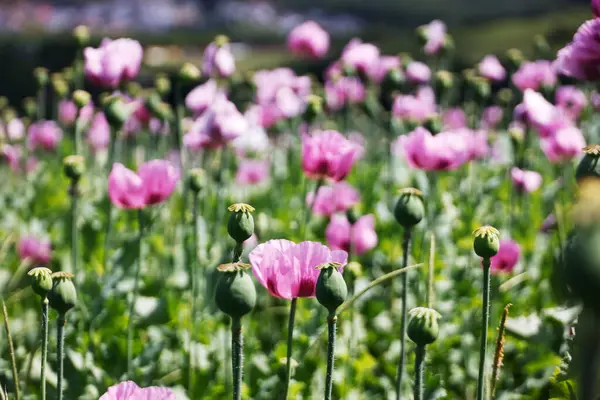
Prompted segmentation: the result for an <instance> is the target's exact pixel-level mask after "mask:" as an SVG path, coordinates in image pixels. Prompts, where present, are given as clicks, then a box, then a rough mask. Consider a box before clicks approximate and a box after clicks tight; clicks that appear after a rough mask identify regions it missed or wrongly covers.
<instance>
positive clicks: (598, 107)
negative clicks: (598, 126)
mask: <svg viewBox="0 0 600 400" xmlns="http://www.w3.org/2000/svg"><path fill="white" fill-rule="evenodd" d="M590 104H591V105H592V107H594V111H600V93H598V92H597V91H595V90H594V91H593V92H592V93H591V94H590Z"/></svg>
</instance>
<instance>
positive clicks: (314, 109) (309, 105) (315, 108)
mask: <svg viewBox="0 0 600 400" xmlns="http://www.w3.org/2000/svg"><path fill="white" fill-rule="evenodd" d="M321 115H323V98H322V97H319V96H316V95H310V96H309V97H308V100H307V102H306V110H305V111H304V118H303V119H304V121H306V122H308V123H309V124H312V123H314V122H315V121H316V120H317V118H319V116H321Z"/></svg>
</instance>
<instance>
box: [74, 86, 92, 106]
mask: <svg viewBox="0 0 600 400" xmlns="http://www.w3.org/2000/svg"><path fill="white" fill-rule="evenodd" d="M90 101H92V95H91V94H89V93H88V92H86V91H85V90H76V91H74V92H73V102H74V103H75V105H76V106H77V107H78V108H79V109H81V108H83V107H85V106H87V105H88V104H90Z"/></svg>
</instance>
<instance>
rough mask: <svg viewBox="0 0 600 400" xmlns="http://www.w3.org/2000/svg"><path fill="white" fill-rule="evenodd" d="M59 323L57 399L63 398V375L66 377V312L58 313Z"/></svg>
mask: <svg viewBox="0 0 600 400" xmlns="http://www.w3.org/2000/svg"><path fill="white" fill-rule="evenodd" d="M57 323H58V325H57V326H56V328H57V329H56V346H57V347H56V351H57V363H58V367H57V370H58V373H57V374H58V376H57V381H56V391H57V393H58V394H57V397H56V398H57V399H58V400H62V399H63V377H64V359H65V325H66V324H67V318H66V315H65V314H59V315H58V321H57Z"/></svg>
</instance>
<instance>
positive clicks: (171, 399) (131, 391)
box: [99, 381, 177, 400]
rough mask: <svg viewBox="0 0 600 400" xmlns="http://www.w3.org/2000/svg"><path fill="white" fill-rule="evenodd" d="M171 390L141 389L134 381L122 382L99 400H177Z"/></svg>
mask: <svg viewBox="0 0 600 400" xmlns="http://www.w3.org/2000/svg"><path fill="white" fill-rule="evenodd" d="M176 399H177V398H176V397H175V393H173V391H172V390H171V389H167V388H165V387H160V386H151V387H147V388H140V387H139V386H138V385H136V384H135V383H134V382H133V381H126V382H121V383H119V384H117V385H114V386H111V387H109V388H108V390H107V391H106V393H104V394H103V395H102V396H101V397H100V399H99V400H176Z"/></svg>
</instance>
